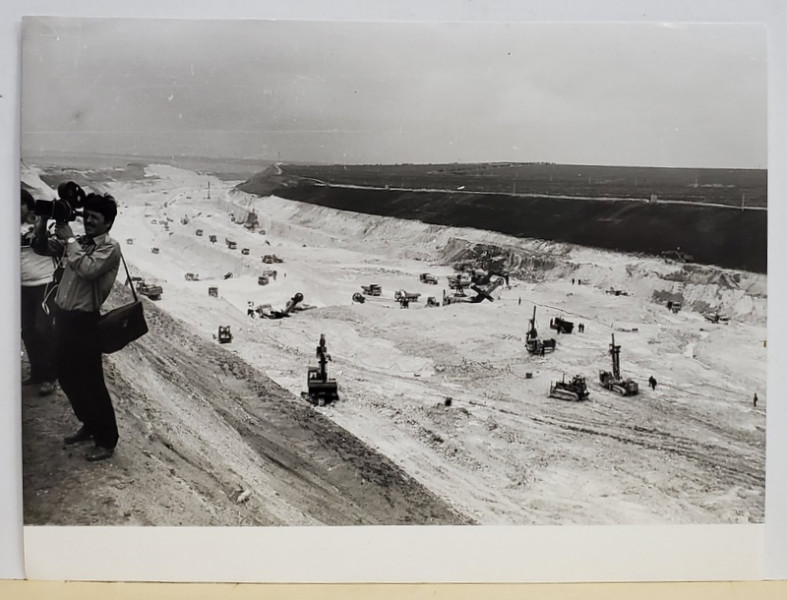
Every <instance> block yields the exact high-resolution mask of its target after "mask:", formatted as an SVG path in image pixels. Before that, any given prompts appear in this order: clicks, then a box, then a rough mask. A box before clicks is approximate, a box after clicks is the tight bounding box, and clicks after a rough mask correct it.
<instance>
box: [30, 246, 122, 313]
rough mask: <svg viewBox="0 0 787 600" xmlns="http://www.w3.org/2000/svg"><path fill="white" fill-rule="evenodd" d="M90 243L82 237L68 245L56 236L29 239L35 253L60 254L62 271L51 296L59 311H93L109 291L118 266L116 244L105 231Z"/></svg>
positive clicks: (118, 247)
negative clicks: (63, 268)
mask: <svg viewBox="0 0 787 600" xmlns="http://www.w3.org/2000/svg"><path fill="white" fill-rule="evenodd" d="M93 242H94V243H90V239H89V238H87V237H86V236H83V237H81V238H79V239H78V240H77V241H76V242H72V243H70V244H66V243H65V242H62V241H61V240H59V239H58V238H56V237H49V238H48V239H44V240H43V242H42V241H41V239H40V238H36V239H35V240H33V247H34V249H35V250H36V252H38V253H39V254H46V255H47V256H63V266H64V267H65V271H63V278H62V279H61V280H60V285H58V287H57V295H56V296H55V304H57V306H59V307H60V308H61V309H63V310H78V311H85V312H94V311H97V310H98V309H99V308H101V305H102V304H104V301H105V300H106V299H107V297H108V296H109V293H110V292H111V291H112V286H113V285H114V283H115V279H117V274H118V269H119V268H120V244H119V243H118V242H117V241H116V240H114V239H112V238H111V237H109V236H108V235H107V234H104V235H99V236H97V237H96V238H95V239H94V240H93ZM64 250H65V255H64V254H63V252H64Z"/></svg>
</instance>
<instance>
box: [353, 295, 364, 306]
mask: <svg viewBox="0 0 787 600" xmlns="http://www.w3.org/2000/svg"><path fill="white" fill-rule="evenodd" d="M353 302H357V303H358V304H363V303H364V302H366V298H365V297H364V295H363V294H362V293H361V292H355V293H354V294H353Z"/></svg>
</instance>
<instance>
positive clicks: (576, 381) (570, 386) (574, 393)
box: [549, 375, 590, 402]
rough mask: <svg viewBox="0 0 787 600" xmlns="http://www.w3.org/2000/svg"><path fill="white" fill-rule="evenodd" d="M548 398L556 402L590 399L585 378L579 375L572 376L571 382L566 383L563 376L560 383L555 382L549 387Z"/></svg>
mask: <svg viewBox="0 0 787 600" xmlns="http://www.w3.org/2000/svg"><path fill="white" fill-rule="evenodd" d="M549 397H550V398H557V399H558V400H569V401H574V402H577V401H580V400H587V399H588V398H589V397H590V392H589V391H588V386H587V383H585V378H584V377H582V376H581V375H574V377H573V378H572V379H571V381H566V376H565V375H564V376H563V379H562V380H561V381H556V382H554V383H552V384H550V386H549Z"/></svg>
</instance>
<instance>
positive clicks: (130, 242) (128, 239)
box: [126, 238, 134, 246]
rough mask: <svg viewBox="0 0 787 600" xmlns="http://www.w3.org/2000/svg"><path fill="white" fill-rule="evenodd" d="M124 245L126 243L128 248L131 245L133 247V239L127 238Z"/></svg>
mask: <svg viewBox="0 0 787 600" xmlns="http://www.w3.org/2000/svg"><path fill="white" fill-rule="evenodd" d="M126 243H127V244H128V245H129V246H133V245H134V238H127V239H126Z"/></svg>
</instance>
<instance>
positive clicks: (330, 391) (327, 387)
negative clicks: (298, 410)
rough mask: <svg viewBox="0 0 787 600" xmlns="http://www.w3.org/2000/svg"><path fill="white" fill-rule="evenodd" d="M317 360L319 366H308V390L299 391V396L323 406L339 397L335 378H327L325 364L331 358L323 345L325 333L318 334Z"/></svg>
mask: <svg viewBox="0 0 787 600" xmlns="http://www.w3.org/2000/svg"><path fill="white" fill-rule="evenodd" d="M317 360H318V362H319V364H320V366H319V367H309V368H308V370H307V372H306V385H307V386H308V391H306V392H301V397H302V398H303V399H304V400H308V401H309V402H311V403H312V404H314V405H316V406H325V405H326V404H328V403H330V402H335V401H336V400H338V399H339V392H338V386H337V385H336V380H335V379H329V378H328V371H327V370H326V368H325V365H326V364H327V363H328V361H329V360H332V359H331V355H330V354H328V348H327V346H326V345H325V334H324V333H321V334H320V343H319V345H318V346H317Z"/></svg>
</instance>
